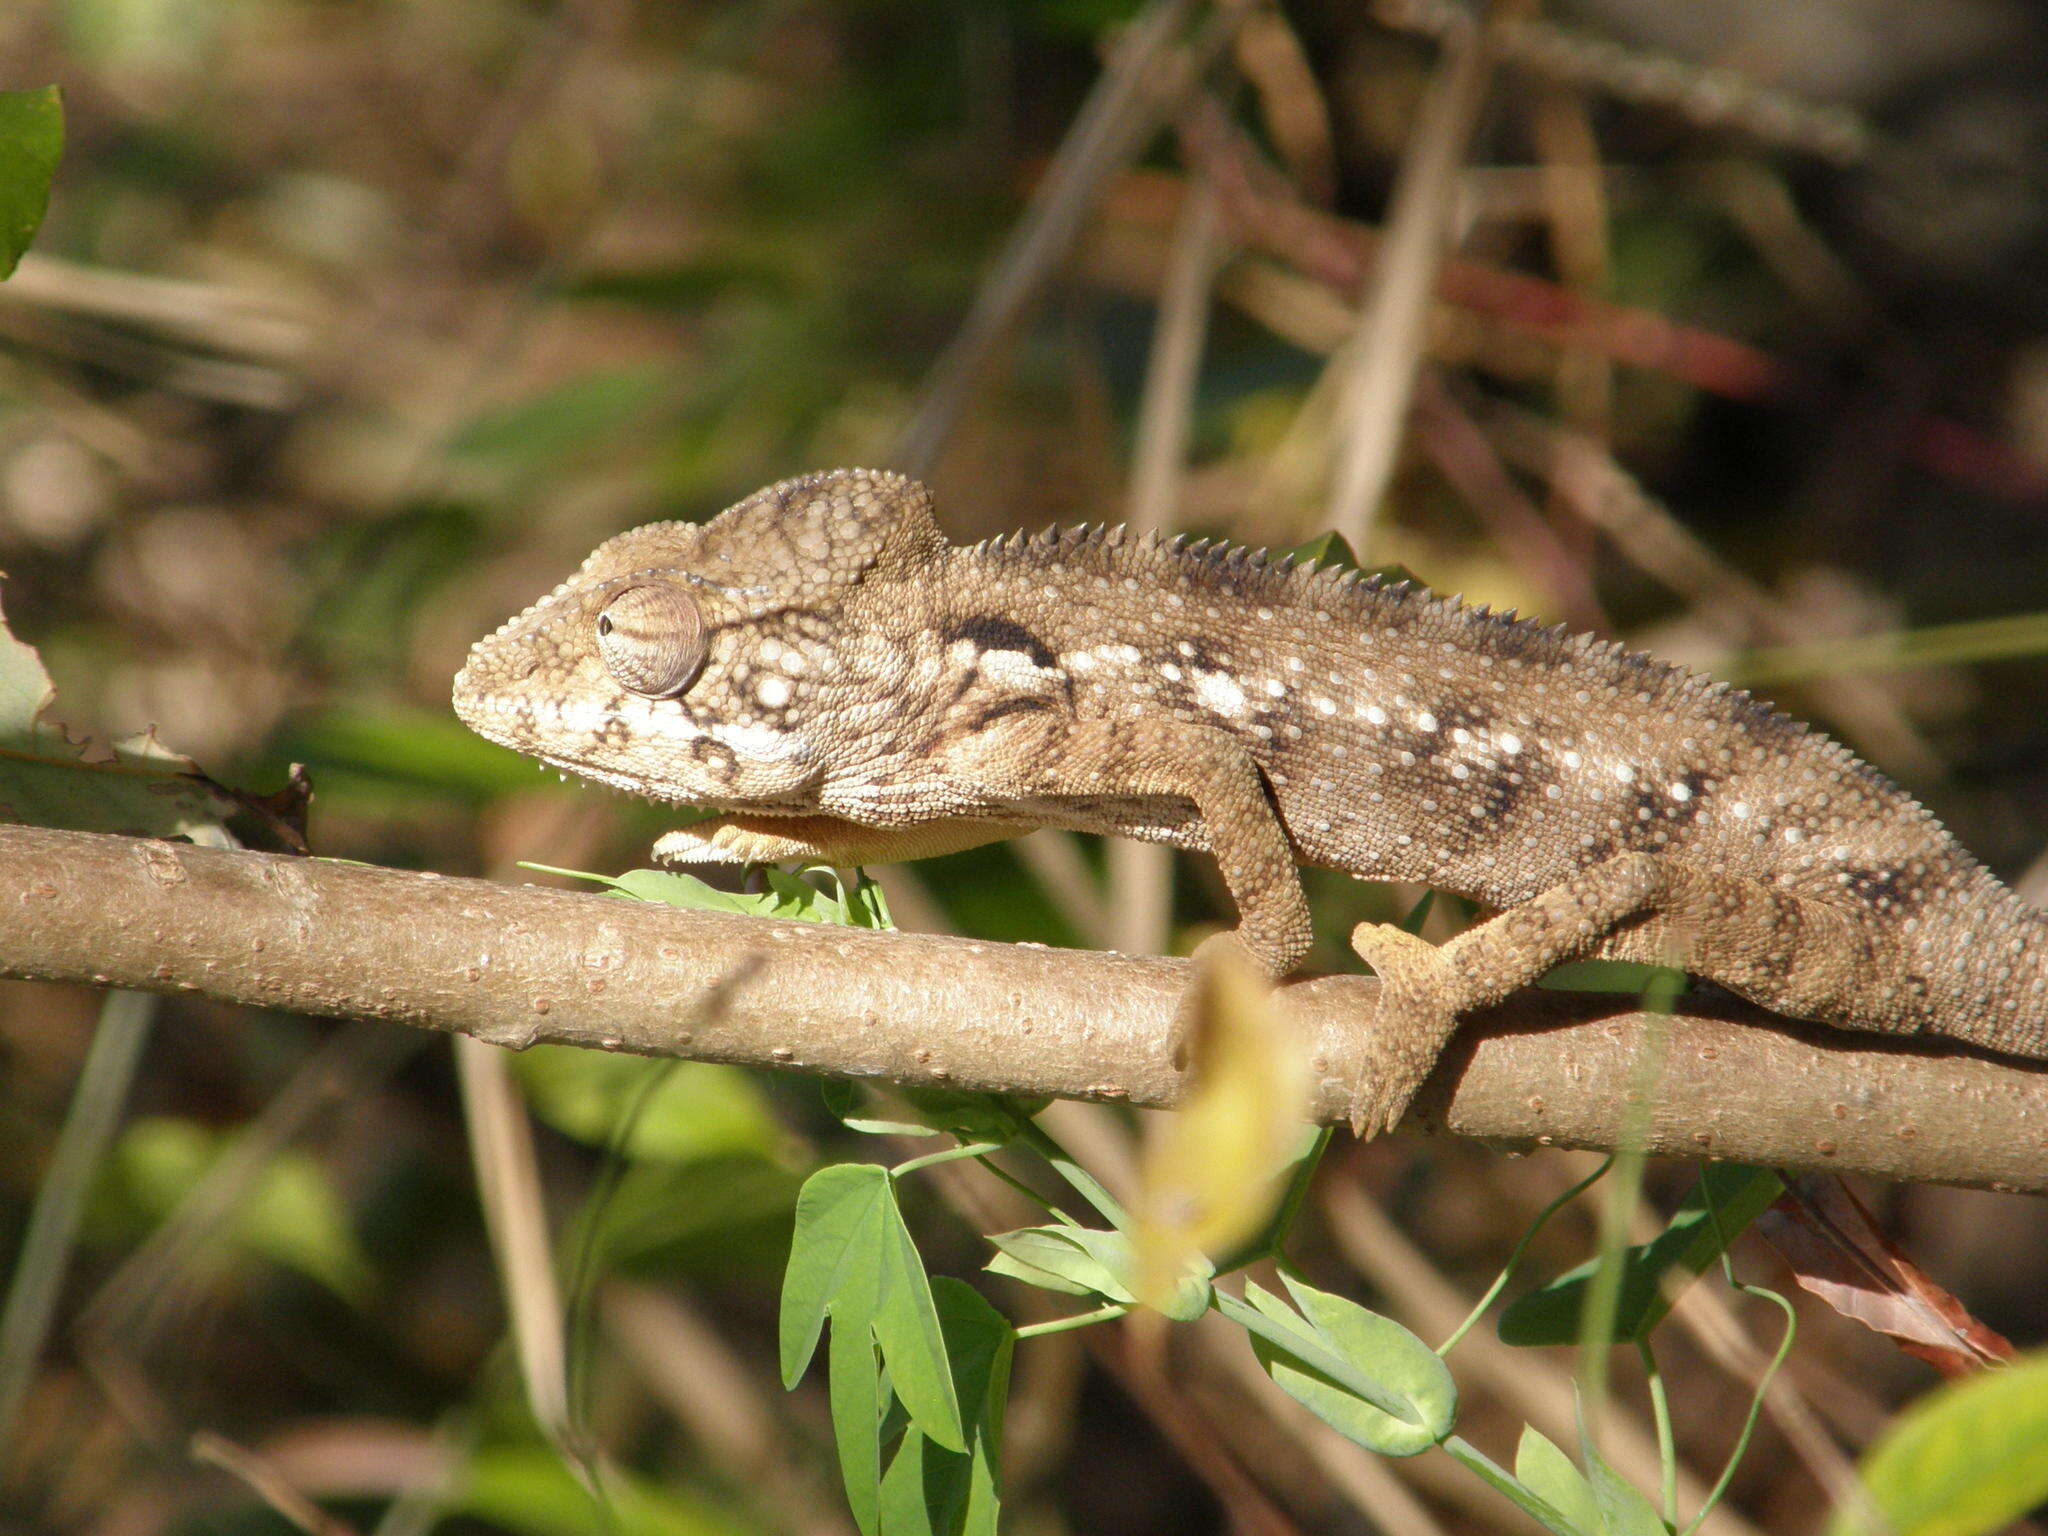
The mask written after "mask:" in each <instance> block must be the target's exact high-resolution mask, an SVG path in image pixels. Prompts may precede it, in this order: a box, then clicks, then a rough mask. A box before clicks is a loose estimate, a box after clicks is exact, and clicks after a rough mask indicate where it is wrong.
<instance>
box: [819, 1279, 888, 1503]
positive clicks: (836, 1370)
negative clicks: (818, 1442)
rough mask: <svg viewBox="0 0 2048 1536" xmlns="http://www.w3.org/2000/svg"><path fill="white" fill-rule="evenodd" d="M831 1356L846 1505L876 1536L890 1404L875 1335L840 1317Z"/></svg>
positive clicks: (829, 1383)
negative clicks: (884, 1434) (884, 1424)
mask: <svg viewBox="0 0 2048 1536" xmlns="http://www.w3.org/2000/svg"><path fill="white" fill-rule="evenodd" d="M828 1354H829V1357H830V1360H831V1369H830V1371H829V1373H828V1375H827V1377H826V1386H827V1395H828V1397H829V1398H830V1400H831V1404H832V1440H833V1443H834V1444H835V1445H836V1446H837V1447H838V1450H839V1476H840V1479H841V1481H843V1482H844V1483H845V1484H846V1504H847V1507H848V1508H849V1509H851V1510H852V1511H853V1521H854V1524H856V1525H858V1526H859V1527H860V1529H861V1536H876V1532H877V1530H878V1529H879V1528H880V1525H881V1505H882V1413H883V1411H884V1409H885V1408H887V1406H888V1402H889V1399H888V1396H887V1395H886V1394H885V1393H884V1391H883V1389H882V1363H881V1360H880V1358H879V1357H878V1356H877V1355H876V1353H875V1336H874V1333H873V1331H872V1330H871V1329H870V1328H868V1327H866V1326H864V1325H862V1324H860V1323H857V1322H856V1321H855V1320H854V1319H853V1318H851V1317H848V1316H844V1315H839V1316H835V1317H834V1319H833V1322H832V1342H831V1345H830V1347H829V1349H828Z"/></svg>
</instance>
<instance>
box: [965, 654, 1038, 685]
mask: <svg viewBox="0 0 2048 1536" xmlns="http://www.w3.org/2000/svg"><path fill="white" fill-rule="evenodd" d="M977 665H978V667H979V669H980V671H981V675H982V676H983V677H986V678H990V679H993V680H994V681H996V682H999V683H1028V682H1032V681H1034V680H1035V679H1037V678H1040V677H1042V676H1044V675H1045V671H1046V669H1045V668H1043V667H1041V666H1039V665H1038V663H1037V662H1035V661H1033V660H1032V659H1031V657H1030V655H1029V654H1028V653H1026V652H1024V651H983V652H982V653H981V658H980V661H979V662H978V663H977Z"/></svg>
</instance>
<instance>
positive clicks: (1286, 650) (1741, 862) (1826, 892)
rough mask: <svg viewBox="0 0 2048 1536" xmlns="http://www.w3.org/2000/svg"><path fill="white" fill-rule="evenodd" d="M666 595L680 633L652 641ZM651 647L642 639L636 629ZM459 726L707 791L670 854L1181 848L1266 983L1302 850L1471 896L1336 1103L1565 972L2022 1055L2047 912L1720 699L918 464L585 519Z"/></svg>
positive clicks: (1446, 611)
mask: <svg viewBox="0 0 2048 1536" xmlns="http://www.w3.org/2000/svg"><path fill="white" fill-rule="evenodd" d="M663 615H671V616H674V622H675V624H676V625H677V627H678V628H681V629H690V628H691V627H692V626H694V630H693V632H692V633H689V634H687V635H682V636H680V637H670V639H669V640H668V641H666V642H665V641H664V638H663V637H662V636H661V635H658V634H653V633H650V632H649V627H650V625H657V626H658V624H659V621H660V619H661V616H663ZM664 645H666V648H664ZM455 707H456V710H457V712H458V713H460V715H461V716H462V718H463V719H464V720H465V721H467V722H468V723H469V724H470V725H471V726H472V727H474V728H475V729H476V730H478V731H480V732H482V733H483V734H484V735H486V736H488V737H490V738H492V739H493V740H496V741H499V742H503V743H504V744H506V745H508V746H511V747H514V748H516V749H518V750H520V751H523V752H527V753H530V754H532V755H534V756H536V757H539V758H541V759H542V760H543V761H544V762H547V763H549V764H551V765H553V766H555V767H557V768H561V769H566V770H568V771H571V772H574V773H576V774H577V775H579V776H581V777H584V778H588V779H594V780H597V781H599V782H602V783H606V784H610V785H613V786H615V787H618V788H622V789H627V790H631V791H635V792H637V793H640V794H643V795H647V796H650V797H653V798H655V799H661V800H668V801H673V802H676V803H678V804H683V805H690V806H696V807H702V808H706V809H710V810H714V811H717V812H720V813H722V814H720V815H717V816H715V817H714V818H713V819H711V820H709V821H706V822H700V823H697V824H695V825H693V826H692V827H690V828H689V829H688V830H687V831H684V832H679V833H672V834H670V835H669V836H668V837H665V838H663V839H662V841H661V842H660V843H659V844H657V846H656V853H657V854H658V855H659V856H662V857H665V858H671V859H678V860H698V861H704V860H711V861H726V862H738V861H755V860H762V861H767V860H779V859H792V858H809V859H823V860H826V861H829V862H832V863H835V864H842V865H845V864H855V863H875V862H885V861H888V860H891V859H900V858H915V857H921V856H924V855H926V854H931V853H937V852H942V851H947V850H951V849H956V848H962V847H968V846H972V845H973V844H975V843H980V842H986V841H990V840H992V839H996V838H1001V837H1009V836H1014V835H1017V834H1018V833H1021V832H1024V831H1028V830H1030V829H1032V828H1034V827H1041V826H1058V827H1068V828H1073V829H1076V830H1082V831H1092V832H1106V833H1112V834H1117V835H1121V836H1125V837H1135V838H1142V839H1146V840H1150V841H1155V842H1164V843H1170V844H1173V845H1176V846H1179V847H1183V848H1193V849H1207V850H1209V851H1210V852H1212V853H1213V854H1214V855H1215V856H1216V858H1217V860H1218V862H1219V864H1220V865H1221V868H1222V871H1223V874H1224V878H1225V880H1226V882H1227V883H1228V884H1229V886H1230V889H1231V892H1232V894H1233V896H1234V897H1235V898H1236V901H1237V904H1238V910H1239V917H1240V924H1241V926H1240V927H1239V929H1238V930H1237V942H1238V943H1239V944H1240V945H1241V946H1242V947H1243V948H1244V949H1245V950H1246V951H1247V952H1248V953H1249V954H1250V955H1251V956H1252V957H1253V958H1254V959H1255V960H1256V961H1257V962H1258V963H1259V964H1260V965H1261V966H1263V967H1264V968H1265V969H1266V970H1267V971H1268V972H1269V973H1270V974H1272V975H1275V976H1279V975H1284V974H1285V973H1287V972H1288V971H1291V970H1292V969H1293V968H1294V967H1295V966H1296V965H1298V964H1299V963H1300V961H1301V958H1302V956H1303V955H1304V953H1305V952H1306V950H1307V948H1308V945H1309V937H1310V935H1309V924H1308V914H1307V909H1306V906H1305V903H1304V901H1303V898H1302V893H1301V886H1300V881H1299V878H1298V876H1297V874H1296V872H1295V867H1296V865H1298V864H1317V865H1325V866H1328V867H1330V868H1334V869H1340V870H1343V871H1346V872H1347V873H1350V874H1353V875H1356V876H1360V877H1362V878H1368V879H1380V880H1406V881H1415V882H1420V883H1423V884H1427V885H1430V886H1434V887H1437V888H1439V889H1443V890H1448V891H1452V892H1456V893H1457V894H1459V895H1462V896H1466V897H1469V898H1471V899H1473V900H1476V901H1478V902H1480V903H1482V904H1484V905H1486V906H1488V907H1491V908H1495V909H1498V910H1499V911H1500V913H1501V915H1500V916H1499V917H1497V918H1495V919H1493V920H1492V921H1490V922H1487V923H1484V924H1481V925H1480V926H1478V927H1476V928H1474V929H1472V930H1471V931H1469V932H1467V933H1465V934H1462V935H1460V936H1459V937H1458V938H1457V939H1454V940H1453V941H1451V942H1450V943H1449V944H1447V945H1445V946H1443V947H1442V948H1441V949H1436V948H1432V947H1431V946H1428V945H1426V944H1422V943H1421V942H1420V941H1417V940H1414V939H1412V938H1411V937H1410V936H1408V935H1405V934H1399V933H1397V932H1394V931H1393V930H1385V929H1379V928H1376V927H1374V926H1372V925H1368V926H1367V927H1365V928H1362V929H1361V930H1360V931H1359V933H1358V934H1357V935H1355V936H1354V943H1355V944H1356V946H1357V947H1358V948H1359V950H1360V952H1361V953H1362V954H1364V955H1365V956H1366V958H1367V959H1368V960H1369V961H1371V962H1372V963H1373V964H1374V967H1375V969H1377V970H1379V971H1380V972H1381V975H1382V977H1383V979H1384V981H1385V983H1386V986H1385V989H1384V991H1383V993H1382V1004H1381V1010H1380V1016H1379V1018H1378V1019H1377V1020H1376V1021H1375V1023H1374V1024H1373V1025H1372V1026H1371V1029H1372V1034H1371V1040H1370V1044H1369V1047H1368V1049H1367V1051H1366V1053H1365V1054H1366V1058H1367V1060H1368V1063H1369V1074H1368V1077H1367V1079H1366V1080H1365V1081H1364V1082H1362V1083H1361V1084H1359V1085H1358V1090H1359V1091H1358V1095H1357V1102H1358V1103H1359V1104H1360V1106H1361V1107H1360V1110H1359V1114H1358V1117H1357V1120H1358V1123H1359V1124H1361V1125H1362V1126H1363V1127H1365V1128H1367V1129H1379V1128H1381V1127H1384V1126H1386V1125H1389V1124H1391V1123H1392V1122H1393V1120H1394V1119H1396V1118H1398V1116H1399V1114H1400V1112H1401V1110H1402V1109H1403V1108H1404V1107H1405V1105H1406V1104H1407V1101H1408V1098H1409V1096H1410V1095H1411V1094H1412V1093H1413V1091H1414V1088H1415V1087H1416V1086H1417V1085H1418V1084H1419V1083H1420V1082H1421V1080H1422V1078H1423V1077H1424V1076H1425V1075H1426V1074H1427V1072H1428V1069H1429V1067H1430V1066H1431V1065H1432V1064H1433V1062H1434V1061H1435V1058H1436V1056H1437V1054H1438V1052H1439V1051H1440V1050H1441V1049H1442V1046H1443V1044H1444V1042H1445V1040H1446V1038H1447V1037H1448V1035H1449V1033H1450V1031H1451V1029H1452V1027H1453V1026H1454V1024H1455V1021H1456V1019H1457V1017H1458V1016H1459V1015H1460V1014H1461V1013H1463V1012H1465V1011H1467V1010H1469V1009H1472V1008H1475V1007H1480V1006H1484V1005H1486V1004H1489V1003H1491V1002H1495V1001H1498V1000H1499V999H1500V998H1502V997H1504V996H1506V995H1507V994H1508V993H1510V992H1512V991H1513V990H1515V989H1516V988H1518V987H1520V986H1523V985H1526V984H1527V983H1529V982H1531V981H1533V980H1534V979H1535V978H1536V977H1537V976H1538V975H1540V974H1541V973H1542V972H1543V971H1545V970H1547V969H1549V968H1550V967H1551V966H1553V965H1556V964H1559V963H1561V962H1563V961H1565V960H1568V959H1574V958H1580V957H1585V956H1602V957H1610V958H1618V959H1638V960H1652V961H1655V960H1664V959H1667V958H1671V957H1672V956H1673V954H1674V953H1676V954H1677V956H1678V958H1680V959H1681V961H1682V963H1684V964H1685V966H1686V967H1687V969H1689V970H1691V971H1692V972H1694V973H1695V974H1697V975H1700V976H1703V977H1705V978H1707V979H1710V980H1712V981H1715V982H1717V983H1719V984H1721V985H1722V986H1724V987H1727V988H1728V989H1729V990H1731V991H1734V992H1737V993H1739V994H1741V995H1743V996H1745V997H1748V998H1750V999H1751V1000H1752V1001H1754V1002H1756V1003H1758V1004H1760V1005H1762V1006H1764V1007H1766V1008H1770V1009H1774V1010H1776V1011H1778V1012H1781V1013H1784V1014H1787V1015H1789V1016H1792V1017H1796V1018H1802V1019H1809V1020H1813V1021H1817V1022H1822V1023H1827V1024H1834V1025H1841V1026H1845V1027H1852V1028H1863V1029H1870V1030H1878V1031H1884V1032H1889V1033H1920V1032H1924V1033H1929V1034H1936V1035H1945V1036H1951V1037H1954V1038H1957V1039H1962V1040H1967V1041H1972V1042H1974V1043H1976V1044H1979V1045H1983V1046H1987V1047H1990V1048H1992V1049H1995V1050H2001V1051H2006V1052H2010V1053H2013V1054H2019V1055H2027V1056H2036V1057H2040V1056H2048V929H2044V921H2048V920H2044V918H2043V915H2042V914H2041V913H2039V912H2037V911H2036V910H2035V909H2033V908H2031V907H2029V906H2027V905H2025V904H2024V903H2022V902H2021V901H2019V899H2018V898H2017V897H2015V896H2013V895H2012V894H2011V893H2010V892H2009V891H2007V890H2006V889H2005V888H2004V887H2003V886H2001V885H2000V884H1999V883H1998V882H1997V881H1996V880H1995V879H1994V878H1993V877H1992V876H1991V875H1990V874H1989V873H1988V872H1987V871H1986V870H1985V869H1984V868H1983V867H1982V866H1981V865H1979V864H1978V863H1977V862H1976V861H1975V860H1974V859H1972V858H1971V857H1970V856H1969V855H1968V854H1967V853H1965V852H1964V851H1963V850H1962V849H1961V848H1960V847H1959V846H1958V845H1957V844H1956V843H1955V842H1954V841H1953V840H1952V839H1951V838H1950V837H1949V836H1948V834H1947V833H1946V832H1944V831H1943V830H1942V828H1941V826H1940V824H1939V823H1938V822H1936V821H1935V819H1934V818H1933V817H1932V816H1931V815H1929V814H1928V813H1927V812H1926V811H1925V810H1924V809H1922V808H1921V807H1920V806H1919V805H1918V804H1917V803H1915V802H1914V801H1913V800H1912V799H1911V798H1910V797H1909V796H1907V795H1906V794H1905V793H1904V792H1903V791H1901V790H1900V789H1898V788H1897V787H1896V786H1894V785H1892V784H1891V783H1889V782H1888V781H1887V780H1885V779H1884V778H1883V777H1882V776H1881V775H1879V774H1878V773H1877V772H1876V771H1875V770H1873V769H1871V768H1869V767H1868V766H1866V765H1865V764H1863V763H1862V762H1860V761H1858V760H1857V759H1856V758H1855V757H1854V756H1853V755H1852V754H1850V753H1849V752H1848V751H1847V750H1846V749H1845V748H1843V747H1841V746H1840V745H1838V744H1837V743H1835V742H1833V741H1831V740H1829V739H1828V738H1827V737H1825V736H1822V735H1820V734H1819V733H1818V732H1814V731H1810V730H1809V729H1808V728H1807V727H1805V726H1804V725H1801V724H1800V723H1798V722H1796V721H1794V720H1791V719H1789V718H1788V717H1786V716H1784V715H1781V714H1778V713H1776V712H1775V711H1773V710H1772V709H1770V708H1769V707H1768V706H1767V705H1765V704H1762V703H1759V702H1758V701H1756V700H1754V699H1752V698H1750V697H1749V695H1748V694H1746V693H1743V692H1740V691H1738V690H1735V689H1732V688H1728V687H1726V686H1724V685H1722V684H1719V683H1715V682H1712V681H1710V680H1707V679H1704V678H1701V677H1698V676H1696V675H1694V674H1691V673H1688V672H1685V671H1683V670H1682V669H1680V668H1677V667H1673V666H1670V665H1668V664H1666V663H1663V662H1660V661H1657V660H1654V659H1652V658H1650V657H1647V656H1644V655H1641V654H1639V653H1636V652H1632V651H1629V650H1627V649H1626V648H1624V647H1622V646H1620V645H1618V644H1615V643H1614V642H1611V641H1606V640H1602V639H1598V638H1596V637H1593V636H1589V635H1574V634H1572V633H1571V632H1570V631H1568V630H1566V629H1565V628H1564V627H1563V626H1557V627H1554V628H1544V627H1542V626H1540V625H1538V624H1536V623H1534V622H1533V621H1531V620H1528V619H1523V618H1517V617H1516V616H1514V615H1513V614H1512V613H1500V614H1495V613H1489V612H1488V611H1487V610H1485V609H1483V608H1468V607H1465V606H1463V605H1462V604H1460V603H1459V602H1457V601H1456V600H1455V599H1450V600H1446V599H1443V598H1439V597H1435V596H1433V595H1431V594H1430V593H1428V592H1427V591H1426V590H1423V589H1420V588H1417V587H1415V586H1414V585H1413V584H1411V583H1409V582H1406V581H1400V582H1385V581H1382V580H1380V579H1379V578H1378V577H1373V576H1368V577H1366V578H1363V579H1360V578H1359V577H1358V575H1357V573H1355V572H1353V571H1351V570H1348V569H1331V568H1327V567H1324V568H1318V567H1314V566H1310V565H1304V564H1299V563H1296V562H1295V561H1293V560H1291V559H1288V558H1283V557H1278V556H1273V555H1269V554H1268V553H1267V552H1265V551H1257V552H1253V551H1247V550H1244V549H1240V548H1234V547H1230V546H1226V545H1217V544H1215V543H1212V542H1211V541H1208V540H1196V541H1192V542H1190V541H1187V540H1184V539H1181V538H1179V537H1174V538H1168V539H1160V538H1156V537H1149V536H1147V537H1132V536H1128V535H1127V534H1126V533H1125V531H1124V530H1122V529H1105V528H1101V527H1089V528H1080V529H1049V530H1047V531H1045V532H1044V533H1041V534H1038V535H1036V536H1029V537H1027V536H1024V535H1011V536H1007V537H1004V538H999V539H993V540H989V541H986V542H984V543H982V544H980V545H977V546H974V547H972V548H959V547H954V546H950V545H948V544H947V543H946V542H945V540H944V538H943V536H942V535H941V534H940V532H939V529H938V526H937V524H936V522H935V521H934V520H933V515H932V508H931V500H930V496H929V494H928V493H927V492H926V490H925V489H924V487H923V486H921V485H919V484H917V483H916V482H915V481H912V480H908V479H906V478H904V477H902V476H898V475H893V474H886V473H880V472H873V471H858V470H856V471H835V472H833V473H830V474H820V475H808V476H804V477H801V478H799V479H795V480H788V481H784V482H782V483H781V484H779V485H775V486H771V487H769V488H768V489H766V490H764V491H761V492H758V493H757V494H755V495H754V496H751V497H749V498H747V499H746V500H745V501H743V502H741V503H739V504H738V505H737V506H735V507H733V508H731V509H729V510H728V511H726V512H724V513H722V514H721V515H720V516H719V517H717V518H715V519H713V520H712V521H710V522H708V523H704V524H691V523H659V524H654V525H651V526H649V527H645V528H639V529H635V530H633V531H631V532H628V533H623V534H620V535H619V536H618V537H616V538H614V539H611V540H609V541H608V542H606V543H605V544H603V545H601V546H599V548H598V549H597V550H596V551H595V552H593V553H592V555H591V556H590V558H589V559H588V560H586V561H585V562H584V565H583V567H582V569H581V570H579V571H578V572H577V574H576V575H575V576H573V577H571V578H570V579H569V580H568V581H566V582H564V583H563V584H562V585H561V586H560V587H558V588H556V590H555V591H554V592H552V593H551V594H549V595H548V596H547V597H545V598H543V599H541V601H539V602H538V603H536V604H534V605H533V606H532V607H531V608H529V609H527V610H526V612H524V613H522V614H520V615H519V616H518V617H517V618H515V619H513V620H511V621H510V622H509V623H507V624H506V625H505V626H504V627H503V628H501V629H500V630H499V631H498V632H497V633H496V634H494V635H491V636H490V637H488V638H486V639H485V640H483V641H481V642H479V643H478V644H477V646H476V647H475V649H474V650H473V651H472V652H471V654H470V658H469V661H468V664H467V665H466V666H465V667H464V668H463V671H462V673H461V675H460V676H459V677H458V678H457V679H456V683H455Z"/></svg>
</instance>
